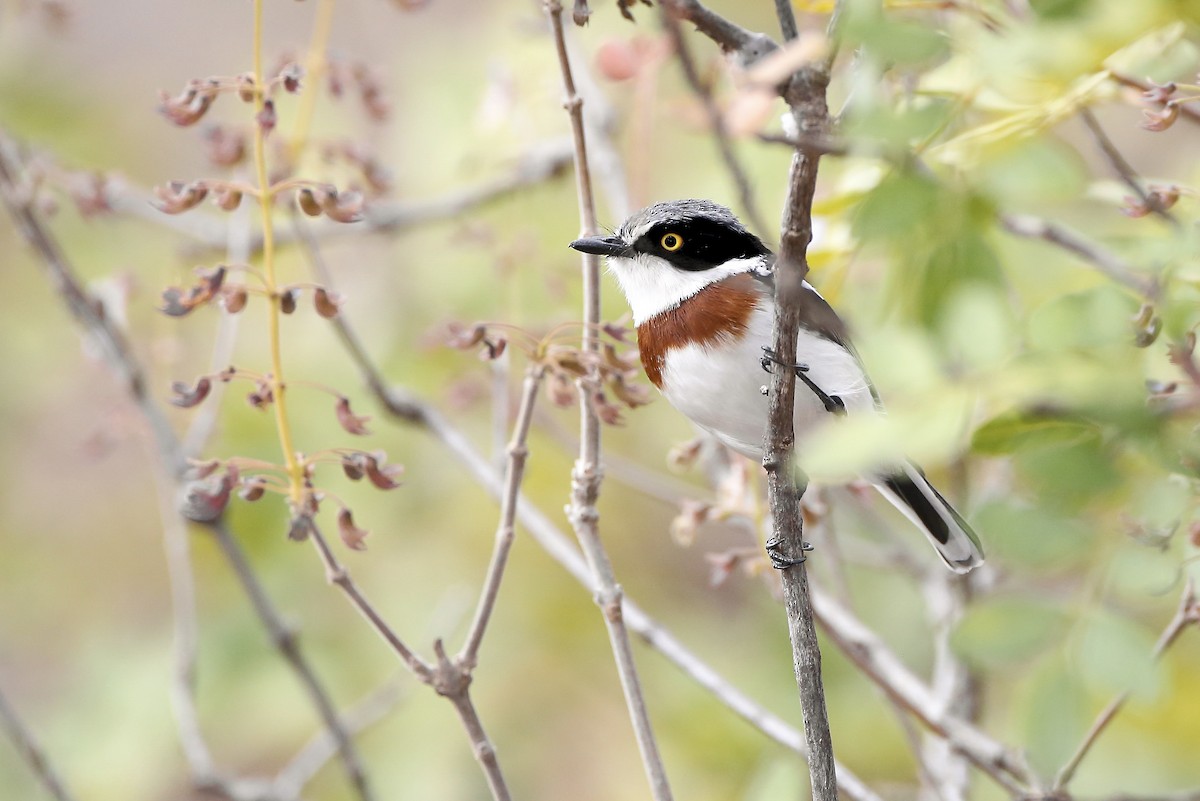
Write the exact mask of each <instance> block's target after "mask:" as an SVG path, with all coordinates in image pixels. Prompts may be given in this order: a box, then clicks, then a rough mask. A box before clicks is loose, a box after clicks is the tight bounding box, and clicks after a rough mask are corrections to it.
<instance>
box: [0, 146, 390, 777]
mask: <svg viewBox="0 0 1200 801" xmlns="http://www.w3.org/2000/svg"><path fill="white" fill-rule="evenodd" d="M19 169H20V168H19V162H18V161H17V159H16V151H15V147H13V146H12V145H11V144H10V143H9V142H8V140H7V139H4V138H3V137H0V196H3V199H4V202H5V204H6V206H7V207H8V210H9V213H10V214H11V216H12V217H13V219H14V220H15V221H16V223H17V227H18V229H19V230H20V231H21V233H22V235H23V237H24V238H25V240H26V242H27V243H28V244H29V245H30V246H31V247H32V248H33V250H34V251H35V252H36V253H37V254H38V256H39V257H40V261H41V264H42V266H43V268H44V269H45V271H46V273H47V274H48V276H49V277H50V280H51V283H52V284H53V285H54V287H55V289H56V290H57V291H58V293H59V295H60V296H61V297H62V298H63V300H64V302H65V303H66V304H67V307H68V308H69V309H70V310H71V312H72V314H74V316H75V318H76V320H77V321H78V323H79V324H80V326H81V327H82V328H83V329H84V331H86V332H87V333H88V334H89V335H90V336H91V337H92V338H93V339H94V340H95V341H96V342H98V343H99V344H100V346H101V347H102V349H103V352H104V354H105V356H106V358H107V360H108V362H109V364H110V366H111V367H112V369H113V370H114V372H116V373H117V375H118V377H119V378H120V379H121V381H122V383H123V384H124V385H125V387H126V389H127V391H128V392H129V394H130V395H131V397H132V399H133V401H134V403H135V404H136V405H137V407H138V408H139V410H140V411H141V413H142V416H143V418H145V420H146V422H147V424H148V425H149V427H150V430H151V433H152V434H153V438H154V441H155V444H156V449H157V451H158V454H159V458H160V460H161V463H162V466H163V469H164V470H165V471H166V472H167V473H168V474H169V475H170V476H171V479H172V480H173V481H175V482H178V481H180V479H181V478H182V477H183V474H184V471H185V470H186V469H187V467H188V464H187V461H186V459H185V458H184V452H183V448H182V446H181V444H180V442H179V439H178V438H177V437H176V435H175V432H174V430H173V429H172V428H171V425H170V423H169V422H168V421H167V419H166V416H165V415H164V414H163V413H162V409H161V408H160V406H159V405H158V403H157V402H156V401H155V400H154V398H152V397H151V396H150V394H149V392H148V391H147V389H146V382H145V379H144V372H143V369H142V366H141V364H140V362H139V361H138V359H137V357H136V356H135V355H134V353H133V351H132V349H131V348H130V347H129V343H128V342H127V341H126V339H125V337H124V336H123V334H122V333H121V332H120V330H118V329H117V328H116V327H115V326H114V325H113V323H112V322H111V319H110V317H108V316H107V315H104V314H102V313H101V311H100V309H99V308H98V306H97V305H96V303H95V302H94V301H93V299H92V298H91V297H90V296H88V294H87V292H86V291H85V290H84V289H83V286H82V284H81V283H80V282H79V279H78V278H77V277H76V275H75V272H74V270H73V269H72V267H71V266H70V264H68V262H67V261H66V258H65V256H64V255H63V252H62V249H61V248H60V247H59V245H58V242H57V241H56V240H55V239H54V237H53V236H52V235H51V234H50V232H49V230H48V229H47V228H46V227H45V226H44V225H43V224H42V221H41V219H40V218H39V217H38V216H37V214H36V213H35V211H34V210H33V207H32V206H31V204H30V203H29V202H28V199H24V200H23V199H21V198H19V197H18V194H17V190H16V186H17V177H16V176H17V175H18V174H19ZM209 529H210V530H211V531H213V533H214V534H215V535H216V536H217V539H218V542H220V543H221V544H222V547H223V550H225V552H226V554H227V556H229V557H231V564H232V565H233V567H234V569H235V572H236V573H237V574H238V577H239V579H240V580H241V581H242V587H243V590H245V591H246V592H247V594H248V595H249V596H250V599H251V602H252V605H253V606H254V608H255V610H256V612H258V613H259V618H260V620H261V621H262V622H263V624H264V625H265V626H266V627H267V630H268V633H269V634H270V636H271V639H272V641H273V642H274V643H275V645H276V647H278V648H280V651H281V653H282V654H283V656H284V658H285V660H286V661H287V663H288V665H289V666H290V667H291V668H292V670H293V671H294V672H295V673H296V675H297V678H299V679H300V682H301V684H302V685H303V686H304V688H305V690H306V692H307V694H308V696H309V698H310V700H311V701H312V703H313V704H314V706H315V707H316V708H317V710H318V712H319V713H320V714H321V718H322V721H323V723H324V724H325V725H326V726H327V727H328V728H329V730H330V731H331V732H332V733H333V734H334V736H335V737H337V738H338V740H339V743H341V744H342V745H343V746H345V747H344V748H343V750H342V751H341V755H342V760H343V763H344V765H345V767H346V771H347V775H348V776H349V778H350V779H351V782H352V783H353V784H354V785H355V786H356V788H361V787H363V786H364V785H363V783H362V782H363V779H362V771H361V767H360V765H361V760H360V759H359V758H358V755H357V753H356V752H355V751H354V749H353V744H352V743H350V741H349V738H348V737H346V736H345V732H344V730H343V729H342V728H341V724H340V723H339V721H338V718H337V714H336V712H335V711H334V709H333V704H332V702H331V701H330V700H329V695H328V692H327V691H326V690H325V689H324V686H323V685H322V684H321V683H320V681H319V680H318V679H317V677H316V674H315V672H314V671H313V669H312V666H311V665H310V664H309V663H308V661H307V659H306V658H305V657H304V655H303V654H302V653H301V651H300V649H299V647H298V646H297V645H296V643H295V639H294V637H292V636H280V634H281V632H282V633H284V634H286V632H287V629H286V627H284V626H283V623H282V617H281V616H280V615H279V613H278V611H277V610H276V609H275V608H274V605H273V604H272V603H271V601H270V600H269V599H268V598H267V596H266V594H265V592H264V591H263V589H262V586H261V583H260V582H259V581H258V577H257V575H256V574H255V573H254V572H253V569H252V568H250V566H249V563H248V562H246V560H245V557H244V555H242V556H241V560H240V562H237V561H234V560H233V559H232V556H233V555H234V554H236V555H241V552H240V549H238V547H237V544H236V542H235V541H234V540H233V538H232V536H231V535H229V532H228V530H227V529H226V528H225V524H224V522H223V521H217V522H216V523H214V524H212V525H210V526H209ZM226 546H228V547H226ZM285 647H286V649H287V650H285ZM339 732H340V733H339ZM180 733H181V737H184V738H186V737H188V736H192V735H193V734H195V733H196V732H195V731H191V732H190V733H189V732H188V731H184V730H181V732H180ZM197 778H200V779H206V777H197ZM207 778H211V777H207ZM197 784H198V786H199V785H200V784H205V786H208V785H207V784H206V783H205V782H198V783H197ZM250 784H251V785H253V786H257V784H256V783H253V782H252V783H250ZM210 789H212V788H211V787H210ZM359 795H360V796H361V795H362V793H361V792H359ZM246 797H250V796H246ZM362 797H364V798H369V797H370V796H369V795H367V796H362Z"/></svg>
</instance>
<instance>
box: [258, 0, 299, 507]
mask: <svg viewBox="0 0 1200 801" xmlns="http://www.w3.org/2000/svg"><path fill="white" fill-rule="evenodd" d="M262 40H263V0H254V86H255V93H254V109H255V123H254V172H255V177H256V180H257V181H258V204H259V209H260V211H261V224H262V272H263V279H264V283H265V284H266V290H267V296H268V297H267V336H268V341H269V347H270V353H271V376H270V381H271V393H272V395H273V396H274V403H273V404H272V406H273V407H274V410H275V427H276V429H277V431H278V434H279V445H280V447H281V448H282V449H283V459H284V464H285V465H286V467H287V475H288V484H289V490H290V493H289V494H290V497H291V501H292V505H293V507H295V508H293V512H296V511H298V509H299V506H300V496H301V493H302V492H303V488H304V465H302V464H301V463H300V460H299V459H298V458H296V448H295V446H294V445H293V444H292V429H291V425H290V423H289V420H288V413H287V396H286V393H287V384H286V383H285V382H284V380H283V353H282V345H281V339H282V337H281V333H280V330H279V317H280V308H279V295H278V283H277V282H276V279H275V225H274V221H273V220H272V209H273V207H274V205H275V194H274V191H273V190H272V187H271V181H270V176H269V174H268V172H267V131H266V129H265V128H264V126H263V124H262V117H263V112H264V111H265V110H266V104H267V100H268V98H267V82H266V75H265V74H264V73H263V53H262V50H263V47H262Z"/></svg>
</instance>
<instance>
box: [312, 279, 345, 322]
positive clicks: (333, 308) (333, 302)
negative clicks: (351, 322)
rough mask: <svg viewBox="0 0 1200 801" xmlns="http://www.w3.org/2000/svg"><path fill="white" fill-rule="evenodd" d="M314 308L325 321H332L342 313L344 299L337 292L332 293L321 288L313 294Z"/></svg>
mask: <svg viewBox="0 0 1200 801" xmlns="http://www.w3.org/2000/svg"><path fill="white" fill-rule="evenodd" d="M313 306H314V307H315V308H316V310H317V314H319V315H321V316H322V317H324V318H325V319H327V320H328V319H331V318H333V317H337V316H338V312H339V311H341V306H342V298H341V296H340V295H338V294H337V293H336V292H330V291H329V290H328V289H326V288H325V287H323V286H319V287H317V288H316V290H315V291H314V292H313Z"/></svg>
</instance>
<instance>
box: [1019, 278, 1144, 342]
mask: <svg viewBox="0 0 1200 801" xmlns="http://www.w3.org/2000/svg"><path fill="white" fill-rule="evenodd" d="M1136 311H1137V303H1136V302H1135V301H1134V300H1133V299H1132V298H1131V297H1130V296H1129V295H1128V294H1126V292H1125V291H1124V290H1121V289H1118V288H1116V287H1114V286H1110V285H1104V286H1099V287H1096V288H1094V289H1089V290H1086V291H1084V292H1076V293H1074V294H1071V295H1064V296H1062V297H1059V298H1056V299H1054V300H1052V301H1050V302H1049V303H1047V304H1045V305H1043V306H1041V307H1039V308H1038V309H1036V310H1035V311H1034V313H1033V315H1032V316H1031V317H1030V320H1029V338H1030V341H1031V343H1032V344H1033V345H1035V346H1036V347H1039V348H1043V349H1046V350H1064V349H1084V350H1090V349H1094V348H1097V347H1099V346H1103V345H1112V344H1129V345H1130V346H1131V351H1132V342H1133V331H1132V327H1131V326H1132V324H1131V322H1130V318H1131V317H1132V315H1133V314H1134V313H1135V312H1136Z"/></svg>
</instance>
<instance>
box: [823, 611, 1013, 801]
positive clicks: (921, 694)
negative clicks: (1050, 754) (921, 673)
mask: <svg viewBox="0 0 1200 801" xmlns="http://www.w3.org/2000/svg"><path fill="white" fill-rule="evenodd" d="M812 600H813V609H814V611H815V613H816V617H817V620H818V621H819V622H820V623H821V626H822V627H823V628H824V629H825V631H826V633H827V634H828V635H829V638H830V639H831V640H832V641H833V642H834V643H835V644H836V645H837V646H838V648H839V649H840V650H841V651H842V652H843V653H844V654H845V655H846V657H847V658H848V659H849V660H850V661H851V662H853V663H854V664H855V665H856V666H857V667H858V669H859V670H860V671H861V672H862V674H863V675H864V676H866V677H867V678H868V679H869V680H871V681H872V682H874V683H875V684H876V685H878V686H879V687H880V688H881V689H882V690H883V691H884V692H886V693H887V694H888V695H889V696H891V697H892V698H894V699H896V701H897V702H899V703H900V704H901V705H902V706H903V707H904V708H905V709H907V710H908V711H909V712H911V713H912V714H913V715H914V716H915V717H916V718H917V719H918V720H920V721H921V722H922V723H923V724H924V725H925V726H926V727H927V728H928V729H929V730H930V731H932V732H934V733H935V734H937V735H938V736H940V737H943V738H945V739H946V740H947V741H948V742H949V743H950V745H951V747H952V748H954V750H956V751H958V752H959V753H961V754H963V755H964V756H966V757H967V758H968V759H969V760H971V762H972V763H973V764H974V765H976V766H977V767H978V768H980V769H981V770H983V771H984V772H985V773H987V774H988V775H989V776H991V777H992V779H994V780H995V781H996V782H997V783H998V784H1000V786H1002V787H1004V788H1005V789H1006V790H1008V791H1009V792H1011V793H1013V794H1014V795H1019V794H1020V793H1021V792H1022V787H1023V786H1024V787H1028V786H1030V785H1031V784H1032V776H1031V774H1030V772H1029V770H1028V768H1026V767H1025V766H1024V765H1023V764H1022V763H1020V762H1019V761H1018V759H1017V757H1016V756H1015V755H1014V754H1013V753H1012V752H1011V751H1010V750H1009V749H1008V748H1007V747H1006V746H1004V745H1003V744H1001V743H999V742H997V741H995V740H993V739H992V738H991V737H990V736H989V735H987V734H985V733H984V732H983V731H981V730H980V729H978V728H976V727H975V726H974V725H972V724H971V723H969V722H967V721H965V720H963V719H962V718H959V717H956V716H954V715H953V714H950V713H949V712H948V711H947V710H945V709H943V708H942V705H941V704H939V703H938V701H937V699H936V698H935V697H934V695H933V692H932V690H931V689H930V688H929V686H928V685H927V684H925V683H924V682H922V681H921V680H920V679H919V678H917V677H916V676H915V675H914V674H913V673H912V671H910V670H909V669H908V668H907V667H905V666H904V663H902V662H901V661H900V659H899V658H898V657H897V656H896V655H895V654H894V653H893V652H892V651H891V650H890V649H889V648H888V647H887V646H886V645H885V644H884V643H883V641H882V640H881V639H880V638H879V637H878V636H877V635H876V634H875V633H874V632H873V631H871V630H870V629H869V628H867V627H866V626H865V625H864V624H863V623H862V622H861V621H859V620H858V619H857V618H856V617H855V616H854V615H853V614H851V613H850V612H849V611H848V610H846V609H845V608H844V607H842V606H841V604H839V603H837V602H836V601H834V600H833V599H832V598H830V597H829V596H828V595H827V594H825V593H823V592H821V591H820V590H814V591H813V593H812Z"/></svg>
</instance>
